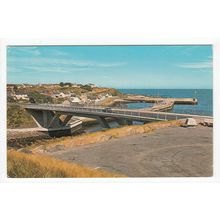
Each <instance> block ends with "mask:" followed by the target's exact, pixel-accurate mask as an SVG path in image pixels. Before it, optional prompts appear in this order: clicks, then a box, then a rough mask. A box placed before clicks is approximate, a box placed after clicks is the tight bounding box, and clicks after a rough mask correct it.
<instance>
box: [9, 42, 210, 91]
mask: <svg viewBox="0 0 220 220" xmlns="http://www.w3.org/2000/svg"><path fill="white" fill-rule="evenodd" d="M7 58H8V59H7V83H33V84H36V83H59V82H73V83H82V84H86V83H94V84H96V85H98V86H106V87H114V88H142V89H152V88H161V89H176V88H183V89H187V88H198V89H199V88H204V89H209V88H212V46H211V45H202V46H201V45H200V46H199V45H195V46H190V45H189V46H168V45H167V46H10V47H8V50H7Z"/></svg>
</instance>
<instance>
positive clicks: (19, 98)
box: [14, 94, 29, 100]
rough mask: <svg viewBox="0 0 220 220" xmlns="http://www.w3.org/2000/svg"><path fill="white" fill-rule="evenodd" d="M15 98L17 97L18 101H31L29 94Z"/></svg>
mask: <svg viewBox="0 0 220 220" xmlns="http://www.w3.org/2000/svg"><path fill="white" fill-rule="evenodd" d="M14 97H15V98H16V99H17V100H29V98H28V95H27V94H23V95H15V96H14Z"/></svg>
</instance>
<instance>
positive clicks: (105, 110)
mask: <svg viewBox="0 0 220 220" xmlns="http://www.w3.org/2000/svg"><path fill="white" fill-rule="evenodd" d="M102 111H103V112H110V113H111V112H112V109H111V108H110V107H107V108H104V109H103V110H102Z"/></svg>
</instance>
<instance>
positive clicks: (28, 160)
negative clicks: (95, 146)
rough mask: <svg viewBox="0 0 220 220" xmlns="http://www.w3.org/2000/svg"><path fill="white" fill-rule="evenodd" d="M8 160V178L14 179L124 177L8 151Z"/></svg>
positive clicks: (39, 156)
mask: <svg viewBox="0 0 220 220" xmlns="http://www.w3.org/2000/svg"><path fill="white" fill-rule="evenodd" d="M7 160H8V164H7V169H8V177H12V178H65V177H66V178H68V177H124V176H123V175H119V174H114V173H110V172H107V171H103V170H100V169H97V170H96V169H92V168H88V167H83V166H80V165H77V164H72V163H68V162H65V161H61V160H57V159H54V158H51V157H47V156H41V155H36V154H35V155H34V154H26V153H22V152H17V151H14V150H10V151H8V157H7Z"/></svg>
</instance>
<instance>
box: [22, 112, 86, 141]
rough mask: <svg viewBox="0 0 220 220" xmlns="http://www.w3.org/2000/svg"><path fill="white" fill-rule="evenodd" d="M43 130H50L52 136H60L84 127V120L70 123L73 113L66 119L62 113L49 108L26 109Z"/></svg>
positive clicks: (66, 116)
mask: <svg viewBox="0 0 220 220" xmlns="http://www.w3.org/2000/svg"><path fill="white" fill-rule="evenodd" d="M26 110H27V111H28V112H29V113H30V114H31V116H32V118H33V119H34V121H35V122H36V124H37V125H38V127H40V128H41V129H42V131H46V132H48V134H49V135H50V136H53V137H60V136H65V135H71V134H72V133H73V132H76V131H77V130H79V129H81V128H82V122H81V121H80V120H76V121H75V122H74V123H71V124H68V123H69V121H70V120H71V118H72V115H70V114H67V115H65V117H64V119H63V118H62V119H61V118H60V117H61V115H62V114H59V113H56V112H54V111H49V110H37V109H26Z"/></svg>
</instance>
